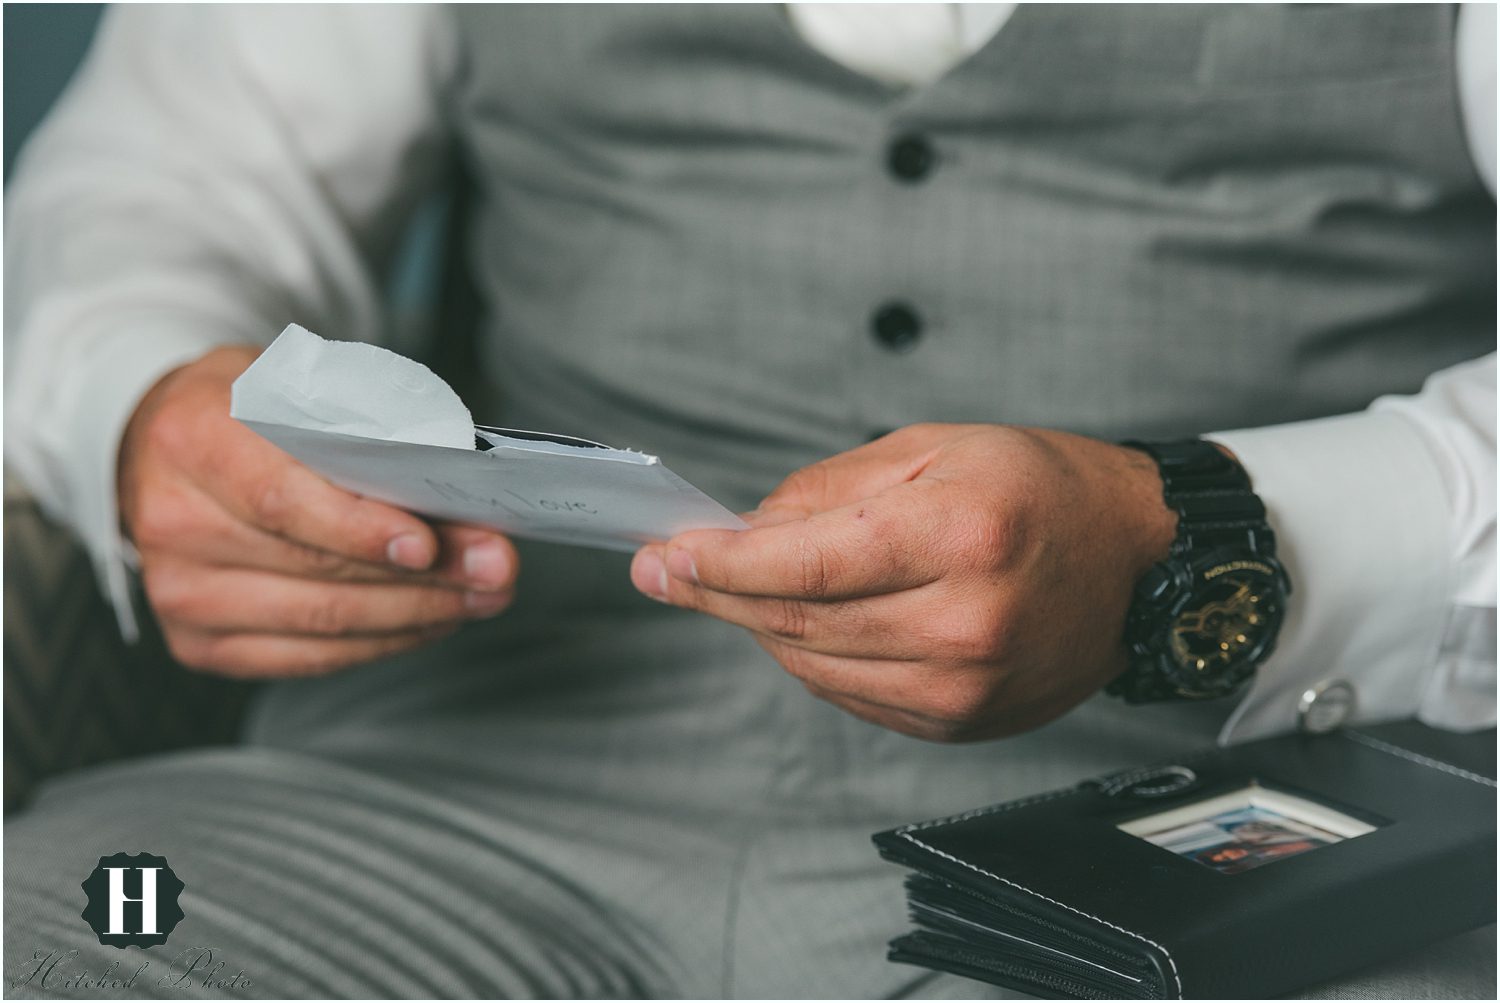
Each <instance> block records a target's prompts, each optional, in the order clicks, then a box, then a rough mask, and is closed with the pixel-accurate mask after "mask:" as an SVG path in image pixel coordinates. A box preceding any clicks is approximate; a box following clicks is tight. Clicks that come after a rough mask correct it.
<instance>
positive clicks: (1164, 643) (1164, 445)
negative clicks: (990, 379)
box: [1106, 439, 1292, 703]
mask: <svg viewBox="0 0 1500 1003" xmlns="http://www.w3.org/2000/svg"><path fill="white" fill-rule="evenodd" d="M1121 445H1124V446H1129V447H1131V448H1132V449H1139V450H1141V451H1142V452H1144V453H1147V454H1149V455H1150V456H1151V457H1152V458H1153V459H1154V460H1156V464H1157V467H1158V468H1159V469H1160V471H1161V479H1162V486H1163V494H1164V496H1165V498H1166V503H1167V507H1168V508H1171V509H1173V510H1175V511H1176V512H1177V537H1176V539H1175V540H1174V541H1173V542H1172V550H1171V553H1170V555H1169V556H1168V557H1167V559H1166V560H1164V561H1162V562H1161V563H1159V564H1156V565H1154V566H1153V567H1152V568H1151V570H1150V571H1148V572H1146V574H1145V576H1144V577H1142V578H1141V580H1140V582H1139V583H1138V584H1137V585H1136V588H1135V595H1134V598H1133V600H1132V602H1131V606H1130V612H1129V614H1128V615H1127V616H1126V621H1125V644H1126V647H1127V648H1128V650H1129V653H1130V666H1129V668H1127V669H1126V670H1125V671H1124V672H1123V673H1121V674H1120V676H1119V677H1118V678H1116V679H1115V680H1114V682H1112V683H1110V684H1109V686H1108V687H1106V691H1107V692H1108V693H1110V694H1112V695H1114V696H1119V697H1124V698H1125V700H1127V701H1128V702H1130V703H1146V702H1150V701H1156V700H1207V699H1212V698H1214V697H1221V696H1227V695H1228V694H1230V693H1233V692H1234V691H1235V690H1236V689H1238V688H1239V687H1240V686H1242V685H1243V684H1244V683H1245V682H1246V680H1248V679H1249V678H1250V677H1251V676H1253V675H1255V669H1256V667H1257V666H1258V665H1260V663H1261V662H1263V661H1265V660H1266V658H1267V657H1269V656H1270V654H1271V651H1272V649H1273V648H1274V647H1275V645H1276V635H1277V633H1278V632H1279V631H1280V629H1281V621H1282V618H1283V617H1284V616H1285V614H1286V598H1287V596H1288V595H1289V594H1290V593H1291V591H1292V585H1291V582H1290V580H1288V578H1287V574H1286V569H1284V568H1283V567H1282V566H1281V564H1280V563H1279V562H1278V561H1277V560H1276V537H1275V534H1273V533H1272V532H1271V527H1270V526H1269V525H1268V524H1267V523H1266V509H1265V506H1264V505H1262V504H1261V500H1260V499H1259V498H1258V497H1256V494H1255V492H1254V491H1251V490H1250V478H1249V476H1248V475H1247V474H1246V473H1245V470H1244V468H1243V467H1241V466H1240V465H1239V464H1238V463H1236V462H1235V461H1234V460H1232V459H1230V458H1229V456H1228V455H1226V454H1225V453H1223V452H1221V451H1220V450H1219V449H1217V448H1215V447H1214V446H1213V445H1212V444H1210V443H1207V442H1204V441H1203V440H1202V439H1186V440H1182V441H1179V442H1124V443H1121Z"/></svg>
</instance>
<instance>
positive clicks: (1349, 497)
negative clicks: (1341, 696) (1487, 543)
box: [1207, 411, 1453, 744]
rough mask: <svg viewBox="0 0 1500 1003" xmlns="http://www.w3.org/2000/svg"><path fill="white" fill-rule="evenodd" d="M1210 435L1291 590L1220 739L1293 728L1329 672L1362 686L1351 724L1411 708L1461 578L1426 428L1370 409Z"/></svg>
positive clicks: (1419, 696) (1420, 690) (1423, 684)
mask: <svg viewBox="0 0 1500 1003" xmlns="http://www.w3.org/2000/svg"><path fill="white" fill-rule="evenodd" d="M1207 438H1209V439H1211V440H1213V441H1215V442H1218V443H1220V444H1222V445H1224V446H1226V447H1228V448H1229V449H1230V450H1232V451H1233V452H1234V454H1235V455H1236V456H1237V457H1238V458H1239V461H1240V463H1241V464H1242V465H1243V466H1244V467H1245V469H1246V471H1248V472H1249V474H1250V478H1251V481H1252V483H1253V485H1254V488H1255V492H1256V494H1258V495H1259V496H1260V498H1261V500H1262V501H1263V502H1264V503H1265V505H1266V510H1267V517H1268V519H1269V521H1270V523H1271V526H1272V528H1273V530H1274V531H1275V533H1276V538H1277V556H1278V557H1279V558H1280V560H1281V561H1282V563H1283V564H1284V565H1285V566H1286V569H1287V574H1288V576H1289V577H1290V578H1291V581H1292V589H1293V591H1292V594H1291V596H1290V597H1289V599H1288V602H1287V614H1286V620H1285V621H1284V623H1283V625H1282V630H1281V636H1280V639H1279V641H1278V643H1277V647H1276V650H1275V651H1274V652H1273V653H1272V655H1271V657H1270V658H1269V659H1268V660H1267V661H1266V662H1264V663H1263V664H1262V665H1261V666H1260V669H1259V671H1258V672H1257V674H1256V677H1255V681H1254V684H1253V686H1252V687H1251V689H1250V692H1249V693H1248V694H1247V695H1246V697H1245V698H1244V700H1243V701H1242V702H1241V703H1240V704H1239V706H1238V707H1237V708H1236V709H1235V711H1234V713H1233V714H1231V715H1230V718H1229V720H1228V721H1227V722H1226V723H1225V725H1224V728H1223V730H1222V731H1221V733H1220V735H1219V741H1220V742H1221V743H1222V744H1229V743H1231V742H1243V741H1247V740H1249V739H1253V738H1260V737H1263V736H1266V735H1271V734H1275V733H1278V732H1284V731H1289V730H1292V729H1295V728H1296V727H1297V726H1298V721H1299V707H1298V704H1299V702H1300V700H1301V699H1302V695H1303V694H1304V693H1305V692H1306V691H1307V690H1308V689H1310V688H1312V687H1314V686H1316V685H1318V684H1319V683H1322V682H1326V681H1333V680H1343V681H1345V682H1347V683H1349V684H1350V685H1351V686H1352V687H1353V689H1354V693H1355V701H1356V702H1355V709H1354V713H1353V715H1352V717H1351V720H1380V719H1386V718H1394V717H1405V716H1410V715H1412V714H1414V713H1416V711H1417V708H1418V706H1419V705H1420V704H1421V703H1422V697H1423V694H1424V691H1426V690H1427V688H1428V680H1427V676H1428V675H1429V673H1430V670H1431V668H1432V666H1433V665H1434V663H1435V661H1436V658H1437V654H1438V651H1439V648H1440V646H1441V644H1442V639H1443V633H1444V626H1445V624H1446V622H1447V617H1448V611H1449V607H1450V604H1451V595H1452V586H1453V582H1452V576H1453V570H1452V562H1451V561H1450V560H1449V551H1450V546H1449V539H1450V529H1449V519H1450V515H1449V511H1448V503H1447V497H1446V494H1445V492H1444V489H1443V486H1442V481H1441V471H1440V470H1439V469H1438V467H1437V465H1436V463H1435V461H1434V460H1433V458H1432V457H1431V455H1430V453H1429V452H1428V450H1427V448H1426V446H1425V444H1424V442H1423V440H1422V438H1421V436H1420V435H1419V434H1418V433H1417V431H1416V430H1415V429H1414V428H1413V427H1412V425H1411V424H1410V423H1409V422H1407V421H1406V420H1404V419H1403V418H1401V417H1399V416H1397V415H1395V414H1389V413H1381V412H1378V411H1365V412H1361V413H1358V414H1351V415H1340V416H1338V417H1333V418H1322V419H1317V420H1314V421H1305V422H1298V423H1295V424H1288V425H1277V426H1271V427H1267V428H1260V429H1248V430H1242V431H1234V432H1223V433H1215V434H1213V435H1210V436H1207Z"/></svg>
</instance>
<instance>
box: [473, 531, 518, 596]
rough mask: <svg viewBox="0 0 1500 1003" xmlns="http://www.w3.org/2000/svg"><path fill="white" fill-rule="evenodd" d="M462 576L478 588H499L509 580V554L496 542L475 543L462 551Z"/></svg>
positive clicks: (502, 545) (503, 545)
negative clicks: (466, 577)
mask: <svg viewBox="0 0 1500 1003" xmlns="http://www.w3.org/2000/svg"><path fill="white" fill-rule="evenodd" d="M464 574H465V575H466V576H468V578H469V581H471V582H473V583H474V584H475V585H479V586H486V585H488V586H492V587H494V588H499V587H500V586H502V585H504V584H505V583H506V582H507V581H509V579H510V554H509V553H508V552H507V551H506V549H505V544H503V543H501V542H500V541H498V540H489V541H487V542H485V543H476V544H474V545H473V546H471V547H468V548H466V549H465V550H464Z"/></svg>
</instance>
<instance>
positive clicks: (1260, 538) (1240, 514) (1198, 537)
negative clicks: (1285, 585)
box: [1120, 439, 1275, 557]
mask: <svg viewBox="0 0 1500 1003" xmlns="http://www.w3.org/2000/svg"><path fill="white" fill-rule="evenodd" d="M1120 445H1122V446H1129V447H1130V448H1131V449H1139V450H1140V451H1141V452H1143V453H1146V454H1147V455H1148V456H1150V457H1151V458H1152V459H1154V460H1155V461H1156V465H1157V469H1158V470H1159V471H1160V473H1161V480H1162V495H1163V497H1164V498H1165V500H1166V503H1167V507H1168V508H1170V509H1172V510H1173V511H1174V512H1176V513H1177V537H1176V539H1174V540H1173V541H1172V556H1173V557H1182V556H1184V555H1187V554H1190V553H1193V552H1195V551H1202V550H1206V549H1208V548H1211V547H1222V546H1234V547H1245V548H1247V549H1249V550H1251V551H1254V552H1257V553H1258V552H1263V551H1269V550H1271V549H1272V548H1273V547H1274V545H1275V537H1273V536H1272V534H1271V527H1270V526H1268V525H1267V524H1266V507H1265V506H1264V505H1263V504H1261V500H1260V499H1259V498H1257V497H1256V495H1255V492H1253V491H1252V490H1250V477H1249V475H1247V474H1246V473H1245V469H1244V468H1243V467H1241V466H1240V465H1239V464H1238V463H1236V462H1235V461H1234V460H1231V459H1230V458H1229V457H1228V456H1226V455H1225V454H1224V453H1223V452H1221V451H1220V450H1219V448H1218V447H1217V446H1215V445H1214V444H1213V443H1211V442H1205V441H1204V440H1202V439H1178V440H1175V441H1171V442H1138V441H1135V440H1127V441H1125V442H1122V443H1120Z"/></svg>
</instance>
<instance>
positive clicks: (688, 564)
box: [667, 550, 698, 585]
mask: <svg viewBox="0 0 1500 1003" xmlns="http://www.w3.org/2000/svg"><path fill="white" fill-rule="evenodd" d="M667 570H668V571H670V572H671V573H672V577H673V578H675V579H677V580H678V581H679V582H687V583H688V584H689V585H697V584H698V565H696V564H694V563H693V555H692V554H689V553H688V552H687V551H686V550H674V551H672V552H671V553H670V554H668V555H667Z"/></svg>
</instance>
